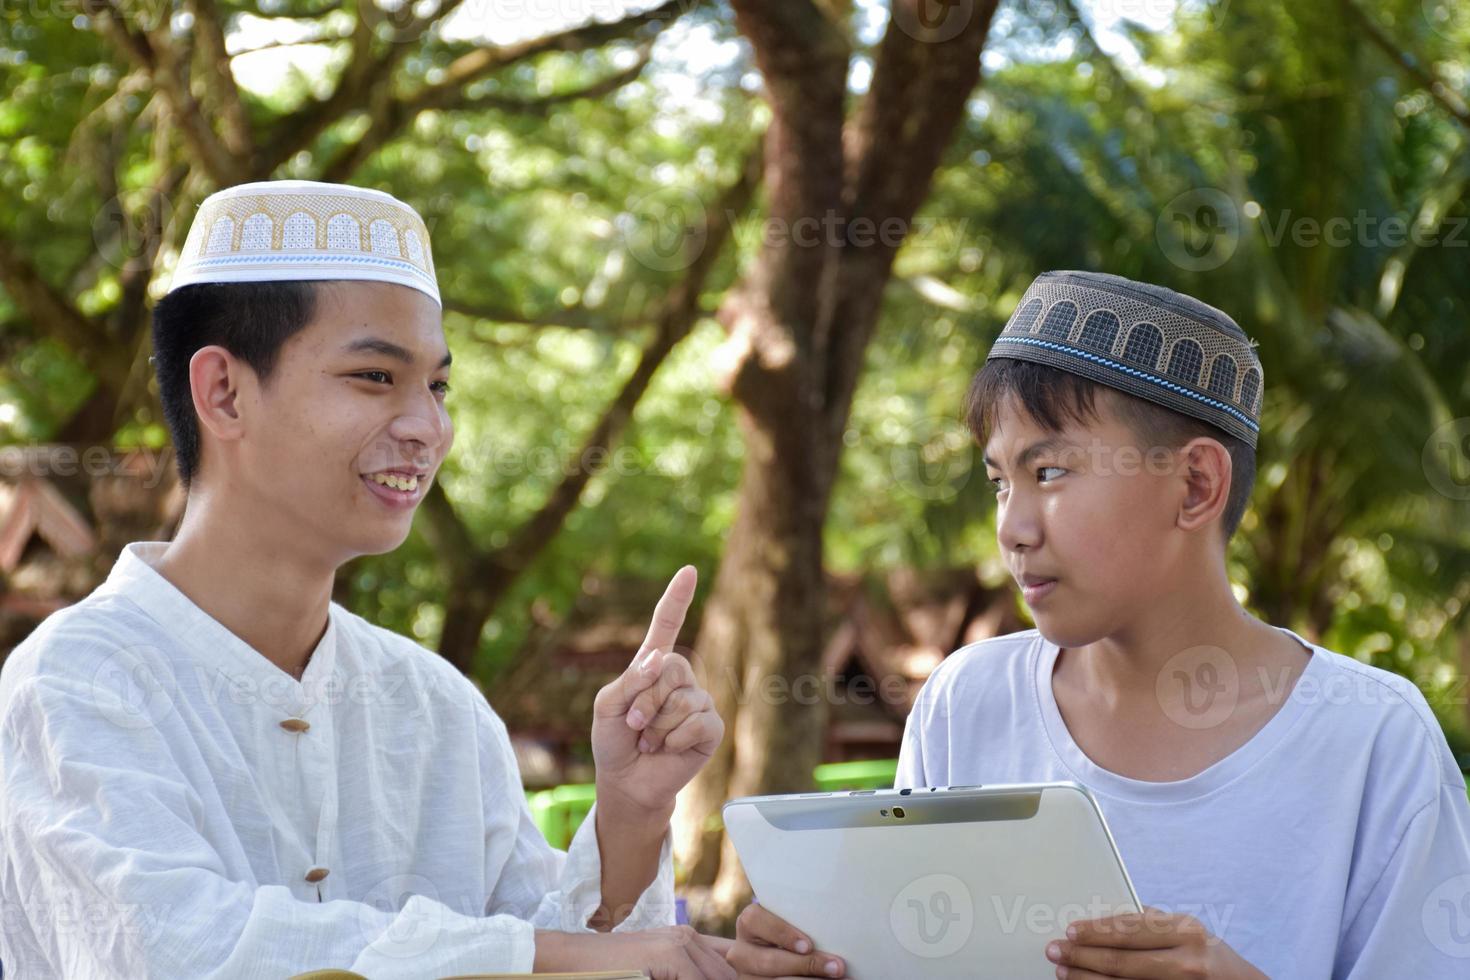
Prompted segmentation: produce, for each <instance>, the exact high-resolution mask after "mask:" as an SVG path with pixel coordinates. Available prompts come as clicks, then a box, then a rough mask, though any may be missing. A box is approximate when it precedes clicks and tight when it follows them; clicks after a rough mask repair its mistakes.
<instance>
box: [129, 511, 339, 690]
mask: <svg viewBox="0 0 1470 980" xmlns="http://www.w3.org/2000/svg"><path fill="white" fill-rule="evenodd" d="M252 518H259V519H252ZM273 530H275V529H274V528H273V527H272V522H271V520H270V517H269V516H268V515H265V514H259V515H256V514H253V513H252V508H249V507H248V506H241V502H239V501H231V502H226V501H225V500H223V499H221V498H219V497H217V496H214V495H211V494H209V493H206V492H204V491H202V490H196V491H195V492H192V493H191V494H190V496H189V503H188V506H187V508H186V509H185V512H184V519H183V522H182V524H181V525H180V527H179V531H178V534H177V535H175V537H174V540H173V541H172V542H170V543H169V546H168V548H167V549H166V550H165V551H164V553H163V555H162V556H161V557H160V558H159V560H158V562H157V564H156V565H155V566H154V568H155V570H156V571H157V572H158V573H159V574H160V575H162V576H163V577H164V578H165V579H167V580H168V581H169V582H170V583H171V584H172V585H173V586H174V587H175V588H177V589H178V590H179V591H180V592H182V593H184V595H186V596H188V597H189V600H190V601H191V602H193V603H194V604H195V605H197V606H198V607H199V608H200V609H203V610H204V611H205V612H206V613H208V614H209V615H210V617H211V618H213V619H214V620H216V621H217V622H219V623H220V624H221V625H223V626H224V627H225V628H226V629H228V630H229V631H230V632H231V633H234V634H235V635H236V636H238V637H239V638H240V639H242V640H244V641H245V642H246V643H247V644H249V645H250V646H251V647H252V648H253V649H255V650H256V652H258V653H259V654H260V655H261V656H263V657H265V658H266V659H267V660H269V661H270V662H271V663H273V664H275V665H276V666H277V667H279V668H280V669H281V670H283V671H285V672H286V673H288V674H290V675H291V676H292V677H294V678H297V679H298V680H299V679H300V678H301V675H302V673H303V672H304V671H305V669H306V662H307V660H308V659H309V658H310V657H311V652H312V651H313V650H314V649H316V645H317V643H318V642H320V640H321V638H322V634H323V633H325V632H326V628H327V608H328V606H329V605H330V603H331V600H332V582H333V578H334V576H335V573H336V567H335V565H333V564H332V563H331V562H329V561H325V560H322V559H321V558H320V557H316V556H311V555H309V554H307V553H306V552H305V551H304V550H303V549H302V548H301V546H300V542H299V541H298V542H292V541H290V540H289V536H288V535H284V534H275V535H273V534H272V531H273ZM293 545H294V546H293Z"/></svg>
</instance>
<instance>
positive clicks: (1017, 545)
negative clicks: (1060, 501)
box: [995, 487, 1041, 551]
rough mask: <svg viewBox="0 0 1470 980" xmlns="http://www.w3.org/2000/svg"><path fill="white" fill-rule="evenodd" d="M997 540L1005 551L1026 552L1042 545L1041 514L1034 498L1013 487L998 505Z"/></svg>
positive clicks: (996, 520) (996, 517)
mask: <svg viewBox="0 0 1470 980" xmlns="http://www.w3.org/2000/svg"><path fill="white" fill-rule="evenodd" d="M996 507H997V510H996V515H995V538H996V540H997V541H998V542H999V543H1000V546H1001V549H1002V550H1004V551H1024V550H1025V549H1027V548H1035V547H1036V546H1037V545H1039V544H1041V514H1040V512H1039V509H1038V507H1037V504H1036V502H1035V499H1034V498H1030V497H1028V496H1027V495H1026V494H1024V493H1017V491H1016V489H1015V488H1014V487H1013V488H1012V489H1011V491H1010V492H1009V493H1008V494H1007V495H1006V499H1005V500H1004V501H1001V502H1000V503H998V504H997V505H996Z"/></svg>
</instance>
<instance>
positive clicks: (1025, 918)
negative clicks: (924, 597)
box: [724, 783, 1141, 980]
mask: <svg viewBox="0 0 1470 980" xmlns="http://www.w3.org/2000/svg"><path fill="white" fill-rule="evenodd" d="M724 814H725V826H726V829H727V831H728V832H729V834H730V836H731V839H732V840H733V841H734V843H735V847H736V850H737V851H738V852H739V854H740V858H741V862H742V863H743V864H744V866H745V870H746V874H747V876H748V877H749V879H750V882H751V885H752V887H753V888H754V890H755V894H756V897H757V900H758V901H759V902H760V905H761V906H762V907H763V910H764V912H769V913H771V914H772V916H774V917H776V918H779V919H781V920H785V922H787V923H790V924H791V925H792V926H793V927H795V928H797V929H799V930H800V931H801V933H802V934H804V936H806V937H809V938H810V941H811V943H812V944H813V945H814V947H815V950H819V951H821V953H822V954H824V955H812V954H808V955H805V956H803V955H802V954H800V953H797V952H792V951H793V950H795V949H797V948H798V947H796V946H795V945H794V944H793V945H789V946H788V945H786V944H785V943H783V942H780V938H781V937H780V936H779V934H778V935H772V931H773V930H774V931H776V932H777V933H779V926H775V925H773V924H772V923H771V921H770V919H768V918H767V917H766V916H765V915H764V914H763V913H756V912H748V913H747V915H745V916H742V926H743V933H742V936H741V938H742V940H746V939H750V940H752V941H750V942H743V943H742V944H741V946H740V947H739V951H738V952H737V953H736V954H735V955H736V956H737V957H740V956H745V957H748V958H751V959H754V958H756V957H757V956H760V955H761V954H762V953H765V954H767V955H765V956H764V957H762V958H763V959H767V960H772V961H774V960H775V959H776V958H777V957H780V958H781V962H780V964H775V963H774V962H773V963H772V965H776V966H778V967H779V968H780V969H784V970H788V971H791V972H793V973H798V972H799V973H801V974H805V975H808V976H822V975H829V976H830V975H833V974H830V973H826V972H825V967H826V965H827V960H828V959H830V958H831V957H833V956H835V957H838V958H840V959H841V960H842V961H844V962H843V963H842V964H841V965H844V966H845V967H846V975H847V976H851V977H854V978H856V980H865V978H868V980H871V978H882V977H894V976H924V977H932V978H936V980H949V978H955V980H958V978H961V977H964V978H975V977H981V978H996V980H1000V978H1005V980H1028V978H1036V980H1042V978H1051V977H1054V976H1055V975H1056V973H1055V971H1056V965H1055V964H1054V963H1052V962H1051V961H1049V960H1048V959H1047V957H1046V948H1047V946H1048V944H1049V943H1050V942H1052V941H1053V940H1065V939H1066V928H1067V926H1068V925H1069V924H1070V923H1072V922H1074V921H1077V920H1082V919H1097V918H1102V917H1105V916H1109V915H1116V914H1119V913H1130V912H1139V911H1140V910H1141V906H1140V904H1139V902H1138V898H1137V896H1136V894H1135V893H1134V891H1133V886H1132V884H1131V882H1130V881H1129V879H1128V875H1127V872H1126V870H1125V869H1124V868H1123V864H1122V860H1121V858H1120V857H1119V855H1118V852H1117V848H1116V846H1115V845H1114V843H1113V840H1112V836H1111V834H1110V833H1109V832H1108V829H1107V825H1106V823H1105V822H1104V820H1103V816H1102V812H1101V810H1099V809H1098V807H1097V804H1096V802H1095V801H1094V800H1093V799H1092V796H1091V795H1090V794H1089V793H1088V792H1087V790H1086V789H1085V788H1083V787H1082V786H1080V785H1078V784H1076V783H1035V784H1016V785H1003V786H1001V785H998V786H987V787H973V788H964V787H962V788H952V789H920V790H913V791H880V792H875V791H862V792H856V793H810V794H801V795H797V796H785V797H752V798H747V799H743V800H735V801H732V802H731V803H728V804H726V806H725V808H724ZM787 938H791V937H787ZM760 941H764V942H768V943H769V942H775V943H776V944H777V945H781V946H784V947H785V951H783V950H781V949H771V950H768V951H767V950H761V949H760V948H759V943H760ZM737 965H740V964H737ZM764 965H765V964H756V963H752V964H751V966H750V968H749V972H755V969H756V967H757V966H762V967H763V966H764ZM794 967H800V969H799V970H795V969H794ZM742 969H746V967H744V966H742ZM760 972H767V971H766V970H765V969H761V970H760Z"/></svg>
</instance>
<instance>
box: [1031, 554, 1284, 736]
mask: <svg viewBox="0 0 1470 980" xmlns="http://www.w3.org/2000/svg"><path fill="white" fill-rule="evenodd" d="M1205 564H1206V567H1207V568H1208V569H1209V570H1208V571H1207V572H1206V573H1205V574H1196V575H1180V576H1178V577H1176V578H1175V579H1174V581H1176V582H1182V583H1185V584H1183V585H1181V586H1179V587H1177V588H1174V589H1172V590H1170V591H1169V592H1167V593H1164V594H1161V595H1158V596H1156V597H1155V601H1154V603H1153V604H1152V606H1151V607H1150V608H1149V609H1148V611H1147V612H1146V613H1145V614H1144V615H1142V616H1140V617H1139V618H1137V619H1136V620H1135V621H1133V622H1131V623H1129V624H1128V625H1127V626H1126V627H1125V628H1123V629H1120V630H1117V631H1116V632H1114V633H1112V634H1110V635H1108V636H1105V637H1103V638H1101V639H1099V640H1096V641H1094V642H1092V643H1089V644H1087V645H1086V646H1080V647H1076V648H1070V649H1067V650H1065V651H1063V653H1062V654H1061V655H1059V659H1058V663H1057V668H1058V669H1059V670H1060V668H1061V666H1062V658H1065V660H1066V661H1067V671H1068V673H1070V674H1071V676H1072V677H1073V678H1074V680H1075V681H1076V683H1077V684H1078V685H1083V686H1085V688H1086V689H1087V690H1088V691H1090V692H1093V694H1095V695H1097V696H1100V697H1102V698H1103V699H1104V700H1106V701H1107V702H1108V703H1111V704H1114V705H1129V704H1132V705H1138V704H1148V705H1157V704H1158V699H1159V698H1161V697H1169V696H1174V695H1179V696H1182V689H1181V688H1179V686H1178V685H1172V684H1160V676H1161V673H1162V672H1163V671H1165V670H1171V669H1172V668H1179V669H1183V670H1185V671H1186V672H1188V673H1190V674H1195V673H1197V672H1198V671H1200V670H1202V669H1203V670H1206V671H1208V672H1209V676H1211V677H1216V678H1226V677H1229V676H1233V677H1234V678H1235V680H1234V682H1233V683H1234V684H1235V685H1236V692H1237V695H1238V696H1239V697H1242V698H1248V697H1254V696H1255V695H1257V694H1258V693H1260V690H1261V689H1262V687H1263V686H1268V685H1269V683H1270V676H1271V671H1272V670H1278V671H1279V669H1280V668H1282V667H1283V666H1288V667H1290V666H1298V667H1299V666H1301V665H1304V664H1305V661H1306V656H1307V651H1306V650H1305V649H1303V648H1302V647H1301V646H1300V645H1299V644H1298V643H1297V642H1296V641H1295V640H1293V639H1292V638H1290V637H1285V636H1282V634H1280V633H1279V632H1278V631H1277V630H1275V629H1274V628H1272V627H1271V626H1269V625H1267V624H1265V623H1262V622H1261V621H1260V620H1258V619H1256V618H1255V617H1254V616H1252V615H1251V614H1250V613H1249V612H1247V611H1246V610H1245V609H1243V608H1241V606H1240V603H1239V602H1237V601H1236V599H1235V595H1234V593H1233V591H1232V590H1231V586H1230V581H1229V578H1228V576H1227V575H1226V573H1225V568H1224V564H1223V563H1222V562H1219V561H1218V560H1215V561H1212V562H1207V563H1205ZM1291 648H1295V650H1296V651H1297V653H1298V654H1300V656H1297V657H1295V658H1294V659H1287V660H1286V663H1285V664H1284V663H1283V659H1284V658H1291V656H1292V655H1291V654H1290V653H1286V652H1284V651H1288V650H1289V649H1291ZM1176 658H1177V659H1176ZM1171 661H1172V662H1173V663H1172V665H1171ZM1206 665H1207V666H1206ZM1232 671H1233V675H1232V673H1231V672H1232ZM1158 707H1167V706H1164V705H1158Z"/></svg>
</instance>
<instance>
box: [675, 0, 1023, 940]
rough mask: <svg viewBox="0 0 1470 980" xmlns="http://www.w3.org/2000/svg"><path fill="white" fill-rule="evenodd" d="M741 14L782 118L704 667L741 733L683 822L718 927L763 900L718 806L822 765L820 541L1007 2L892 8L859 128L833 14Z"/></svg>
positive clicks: (778, 787) (741, 308)
mask: <svg viewBox="0 0 1470 980" xmlns="http://www.w3.org/2000/svg"><path fill="white" fill-rule="evenodd" d="M733 5H734V7H735V12H736V21H737V25H738V27H739V29H740V30H741V32H742V33H743V34H744V35H745V36H746V37H747V38H748V39H749V40H750V42H751V45H752V48H753V49H754V51H755V57H756V62H757V66H758V67H759V68H760V71H761V74H762V76H763V78H764V81H765V90H766V99H767V101H768V102H769V103H770V106H771V116H772V122H771V126H770V129H769V131H768V135H767V141H766V184H767V187H768V188H769V208H768V211H769V213H768V215H767V223H768V226H770V229H771V230H772V231H773V232H774V234H770V235H766V236H764V239H763V247H762V250H761V253H760V255H759V257H758V258H757V260H756V262H755V264H754V265H753V266H752V268H751V270H750V272H749V273H748V274H747V276H746V277H745V279H744V280H743V281H742V283H741V285H740V286H739V287H737V288H736V289H735V290H732V292H731V294H730V296H729V297H728V298H727V300H726V302H725V304H724V306H723V307H722V309H721V320H722V322H724V324H725V326H726V328H727V330H728V331H729V333H730V335H731V339H730V346H731V350H732V351H733V354H734V357H733V358H732V360H733V361H734V362H735V366H734V368H733V370H732V371H731V374H730V376H729V378H728V384H729V389H730V392H731V394H732V396H733V397H734V399H735V401H736V402H737V404H738V406H739V417H740V424H741V431H742V434H743V436H744V439H745V468H744V473H743V475H742V479H741V486H740V495H739V503H738V512H737V513H738V516H737V518H736V521H735V526H734V528H733V529H732V532H731V534H730V537H729V540H728V543H727V547H726V550H725V554H724V557H723V560H722V561H721V564H720V569H719V572H718V574H717V575H716V578H715V585H714V590H713V593H712V594H711V596H710V599H709V600H708V603H707V605H706V607H705V614H704V619H703V622H702V624H701V629H700V633H699V638H698V641H697V644H696V648H695V649H696V652H695V662H696V664H697V665H698V667H699V671H700V674H701V678H702V679H703V681H704V682H705V683H706V684H707V686H708V687H709V689H710V691H711V693H712V694H713V695H714V697H715V699H716V705H717V707H718V709H719V711H720V713H721V716H722V717H723V718H724V719H725V721H726V725H727V733H728V734H727V737H726V739H725V742H724V744H723V745H721V747H720V749H719V750H718V751H717V753H716V755H715V757H714V758H713V759H712V760H711V761H710V763H709V764H708V765H707V766H706V767H705V769H704V770H703V771H702V772H701V773H700V775H699V776H698V777H697V778H696V780H695V781H694V782H693V783H692V784H691V785H690V786H689V787H688V788H687V789H686V790H685V792H684V793H683V794H682V796H681V799H680V803H679V809H678V812H677V814H676V818H675V840H676V854H677V856H678V858H679V860H680V862H681V863H682V864H683V866H684V868H685V869H686V870H688V871H689V873H690V880H691V881H692V882H693V883H695V884H700V885H702V884H711V883H712V884H713V885H714V888H713V892H712V899H713V901H712V903H711V906H710V907H709V908H706V909H705V910H704V912H703V917H704V919H705V920H706V921H707V923H708V924H711V925H718V924H719V923H720V922H722V921H723V922H728V920H729V918H730V917H731V916H732V915H733V914H734V912H735V911H736V910H737V909H738V907H739V905H740V904H742V902H743V901H744V900H745V898H746V897H747V896H748V886H747V885H746V883H745V879H744V875H743V874H742V873H741V870H740V867H739V862H738V861H737V859H736V857H735V854H734V851H733V849H732V848H731V847H730V845H729V843H728V842H727V841H723V835H722V832H721V829H720V825H719V806H720V804H721V803H723V802H724V801H725V800H727V799H730V798H732V797H738V796H746V795H753V794H760V793H772V792H790V791H797V790H801V789H803V788H807V787H809V785H810V782H811V771H812V767H813V766H814V765H815V764H816V763H817V762H818V761H820V756H821V751H822V745H823V742H824V739H823V733H824V731H825V728H826V723H827V711H828V705H827V704H826V703H825V701H824V700H823V699H822V697H821V692H822V691H823V690H824V684H823V681H824V679H823V678H822V677H821V652H822V641H823V625H824V612H825V610H824V589H823V577H822V531H823V525H824V524H825V521H826V516H827V510H828V502H829V499H830V496H831V490H832V485H833V482H834V480H835V478H836V473H837V465H838V462H839V460H840V455H841V449H842V435H843V432H844V430H845V429H846V427H847V420H848V414H849V410H850V408H851V404H852V397H853V393H854V392H855V390H856V388H857V381H858V377H859V375H860V373H861V367H862V364H863V360H864V357H865V354H866V350H867V345H868V341H869V340H870V339H871V337H872V334H873V330H874V328H875V326H876V324H877V320H878V314H879V303H880V300H881V298H882V295H883V289H884V287H885V285H886V284H887V281H888V278H889V275H890V273H891V270H892V263H893V258H894V255H895V254H896V252H897V250H898V247H899V245H900V244H901V242H902V241H903V239H904V238H905V237H906V235H907V233H908V230H909V227H910V224H911V222H912V219H913V216H914V213H915V212H916V210H917V209H918V206H919V204H920V203H921V202H922V201H923V200H924V198H925V197H926V196H927V194H928V188H929V185H930V181H931V179H932V176H933V173H934V170H935V168H936V167H937V166H938V163H939V159H940V156H941V154H942V152H943V150H944V148H945V147H946V146H947V145H948V144H949V141H950V138H951V135H952V133H953V130H954V127H955V125H956V124H957V123H958V122H959V120H960V118H961V117H962V116H963V113H964V106H965V102H966V100H967V99H968V97H969V94H970V92H971V91H972V90H973V89H974V87H975V85H976V83H977V82H978V80H979V75H980V64H979V58H980V51H981V49H982V47H983V46H984V40H985V36H986V34H987V32H988V30H989V25H990V20H991V18H992V17H993V15H994V12H995V3H994V2H992V0H984V2H980V3H976V4H959V5H941V10H940V11H939V13H940V14H941V15H943V16H940V17H938V19H937V21H936V20H934V19H933V18H931V17H930V16H929V14H931V13H932V11H931V10H930V7H931V6H932V4H930V2H929V0H894V4H893V6H894V15H893V17H892V18H891V20H890V24H889V27H888V30H887V31H886V33H885V35H884V38H883V41H882V43H881V44H880V46H879V50H878V53H877V57H876V59H875V64H874V70H873V77H872V83H871V85H870V87H869V90H868V93H867V94H866V96H864V98H863V100H862V104H861V106H860V108H859V109H858V110H857V112H856V114H855V116H854V118H853V119H852V120H851V121H848V120H847V119H846V117H845V109H844V106H845V102H846V78H847V65H848V58H849V52H848V49H847V47H846V42H845V32H844V30H843V29H842V28H841V27H840V26H838V25H835V24H833V23H832V22H831V21H830V20H829V19H828V18H829V17H830V16H831V13H830V8H829V10H828V11H827V12H824V11H823V10H819V9H818V8H817V7H816V6H815V5H813V4H812V3H811V0H780V2H779V3H774V2H769V0H767V2H762V0H735V2H734V4H733ZM946 12H947V14H953V15H955V16H958V17H960V20H958V21H956V20H954V19H953V18H952V17H951V16H948V15H946ZM803 228H805V229H806V232H807V233H806V234H805V235H803ZM815 229H821V230H820V231H815ZM875 231H878V232H880V233H878V234H876V236H875ZM894 232H897V233H896V234H894ZM859 236H861V237H859Z"/></svg>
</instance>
